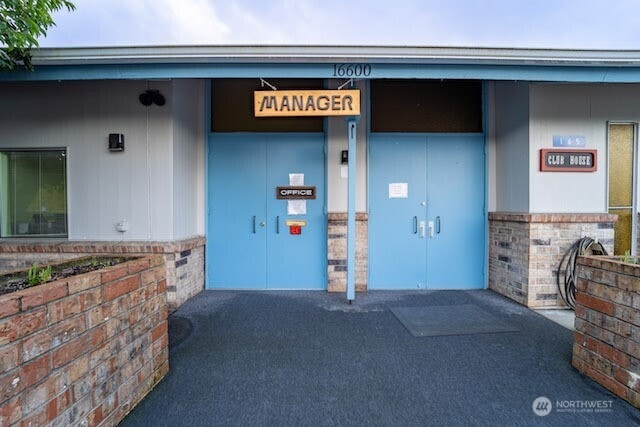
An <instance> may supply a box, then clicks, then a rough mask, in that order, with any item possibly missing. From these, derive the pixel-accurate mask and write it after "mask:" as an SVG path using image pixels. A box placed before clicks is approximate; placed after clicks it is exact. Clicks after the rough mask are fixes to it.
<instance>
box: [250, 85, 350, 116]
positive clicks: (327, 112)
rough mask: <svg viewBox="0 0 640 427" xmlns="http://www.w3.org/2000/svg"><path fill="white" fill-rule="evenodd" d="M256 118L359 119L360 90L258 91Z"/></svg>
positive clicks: (255, 104)
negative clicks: (329, 117) (351, 117)
mask: <svg viewBox="0 0 640 427" xmlns="http://www.w3.org/2000/svg"><path fill="white" fill-rule="evenodd" d="M253 108H254V114H255V116H256V117H304V116H358V115H360V91H359V90H352V89H349V90H275V91H274V90H258V91H255V92H254V93H253Z"/></svg>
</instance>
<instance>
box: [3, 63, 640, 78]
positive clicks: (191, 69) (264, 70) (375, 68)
mask: <svg viewBox="0 0 640 427" xmlns="http://www.w3.org/2000/svg"><path fill="white" fill-rule="evenodd" d="M371 66H372V71H371V75H369V76H368V77H367V78H368V79H380V78H399V79H404V78H406V79H474V80H521V81H540V82H585V83H589V82H591V83H638V82H640V67H593V66H590V67H577V66H574V67H571V66H555V67H554V66H535V65H531V66H523V65H482V64H475V65H468V64H467V65H465V64H462V65H442V64H440V65H438V64H384V63H383V64H381V63H371ZM332 74H333V64H332V63H314V64H311V63H291V62H289V63H246V64H232V63H226V64H225V63H216V64H202V63H184V64H171V63H167V64H124V65H56V66H37V67H36V69H35V71H33V72H27V71H11V72H6V71H5V72H0V81H42V80H102V79H111V80H127V79H166V78H218V77H236V78H257V77H265V78H269V77H270V78H277V77H297V78H322V79H328V78H333V77H334V76H333V75H332Z"/></svg>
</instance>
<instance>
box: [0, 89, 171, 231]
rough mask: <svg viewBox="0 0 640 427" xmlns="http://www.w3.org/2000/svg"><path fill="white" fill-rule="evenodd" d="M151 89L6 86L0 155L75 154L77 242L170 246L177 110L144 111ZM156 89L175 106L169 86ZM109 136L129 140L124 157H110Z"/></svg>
mask: <svg viewBox="0 0 640 427" xmlns="http://www.w3.org/2000/svg"><path fill="white" fill-rule="evenodd" d="M147 85H148V84H147V82H144V81H118V82H49V83H21V84H17V83H13V84H2V85H0V146H1V147H4V148H21V147H34V148H35V147H68V176H67V181H68V199H69V201H68V205H69V212H68V213H69V238H70V239H89V240H120V239H124V240H144V239H154V240H162V239H169V238H171V210H170V209H167V206H170V205H171V195H172V193H173V192H172V186H171V173H172V172H171V167H172V161H171V150H170V147H171V132H170V129H171V124H170V118H171V116H170V108H169V107H168V106H165V107H158V106H155V105H153V106H150V107H144V106H142V105H141V104H140V103H139V102H138V95H139V94H140V93H141V92H142V91H144V90H146V89H147ZM150 85H151V86H153V87H157V88H159V89H161V91H162V92H163V94H164V95H165V96H166V97H167V99H171V93H170V89H171V87H170V84H169V83H168V82H153V83H150ZM147 115H148V119H147ZM147 129H149V131H147ZM109 133H122V134H124V135H125V151H124V152H119V153H110V152H109V151H108V148H107V140H108V135H109ZM147 143H149V147H147ZM167 210H168V211H169V213H167ZM121 219H126V220H127V221H128V222H129V231H128V232H126V233H120V232H118V231H117V230H116V223H117V222H118V221H120V220H121ZM150 219H151V220H150Z"/></svg>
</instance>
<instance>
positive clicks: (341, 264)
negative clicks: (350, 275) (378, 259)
mask: <svg viewBox="0 0 640 427" xmlns="http://www.w3.org/2000/svg"><path fill="white" fill-rule="evenodd" d="M367 224H368V215H367V213H364V212H360V213H358V214H356V291H358V292H361V291H366V290H367V274H368V271H367V264H368V259H367V256H368V255H367V250H368V243H367V232H368V231H367V228H368V227H367ZM327 239H328V242H327V260H328V262H327V264H328V265H327V270H328V271H327V290H328V291H329V292H346V291H347V214H346V213H342V212H339V213H329V214H328V215H327Z"/></svg>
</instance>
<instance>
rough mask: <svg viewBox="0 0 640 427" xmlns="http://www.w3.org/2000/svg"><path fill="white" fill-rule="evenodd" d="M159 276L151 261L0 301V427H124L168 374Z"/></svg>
mask: <svg viewBox="0 0 640 427" xmlns="http://www.w3.org/2000/svg"><path fill="white" fill-rule="evenodd" d="M165 275H166V270H165V266H164V259H163V258H162V256H158V255H155V256H151V257H146V258H139V259H136V260H132V261H129V262H126V263H123V264H119V265H116V266H113V267H110V268H108V269H103V270H99V271H95V272H91V273H86V274H82V275H78V276H75V277H71V278H68V279H63V280H59V281H56V282H51V283H47V284H44V285H40V286H36V287H33V288H30V289H25V290H23V291H20V292H15V293H11V294H7V295H3V296H0V426H6V425H13V424H15V423H21V424H22V425H43V424H46V423H49V422H53V423H54V424H55V425H82V424H84V425H88V426H95V425H110V426H111V425H116V424H117V423H118V422H119V421H120V420H121V419H122V418H124V416H125V415H126V414H127V413H128V412H129V411H130V410H131V409H132V408H133V407H134V406H135V405H136V404H137V403H138V402H139V401H140V400H141V399H142V398H143V397H144V396H145V395H146V394H147V393H148V392H149V391H150V390H151V389H152V388H153V387H154V386H155V384H156V383H157V382H158V381H159V380H160V379H161V378H162V377H164V375H165V374H166V373H167V372H168V370H169V362H168V335H167V297H166V286H167V285H166V278H165Z"/></svg>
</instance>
